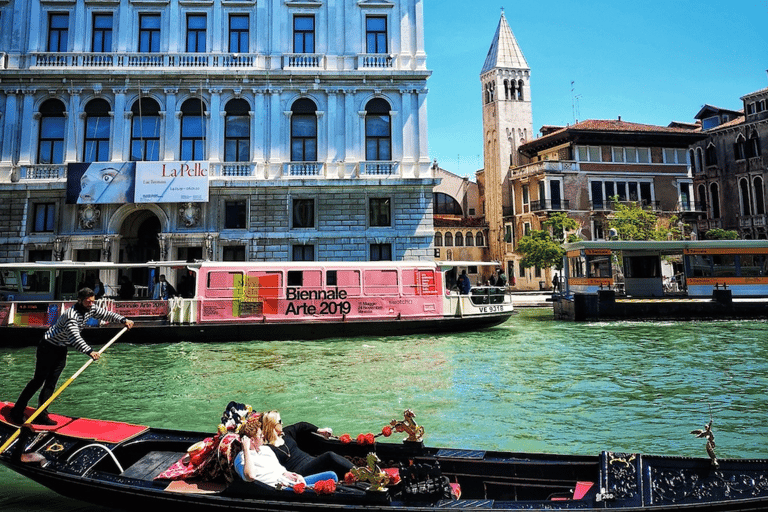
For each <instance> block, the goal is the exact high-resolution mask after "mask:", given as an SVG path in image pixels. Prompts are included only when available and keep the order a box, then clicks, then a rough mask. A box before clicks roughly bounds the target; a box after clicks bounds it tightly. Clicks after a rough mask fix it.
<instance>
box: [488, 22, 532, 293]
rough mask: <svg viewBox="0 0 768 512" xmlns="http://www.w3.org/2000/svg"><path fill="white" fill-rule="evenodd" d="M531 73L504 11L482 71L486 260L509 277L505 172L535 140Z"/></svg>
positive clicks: (508, 197) (510, 203)
mask: <svg viewBox="0 0 768 512" xmlns="http://www.w3.org/2000/svg"><path fill="white" fill-rule="evenodd" d="M530 76H531V69H530V68H529V67H528V62H526V60H525V57H524V56H523V52H522V51H521V50H520V46H519V45H518V44H517V40H516V39H515V36H514V34H513V33H512V30H511V29H510V28H509V23H507V18H506V17H505V16H504V10H503V9H502V12H501V19H500V20H499V26H498V28H497V29H496V35H494V37H493V42H492V43H491V47H490V49H489V50H488V55H487V57H486V58H485V64H484V65H483V69H482V71H481V72H480V82H481V84H482V101H483V159H484V164H483V165H484V181H485V218H486V221H487V222H488V246H489V249H490V257H491V258H492V259H493V260H496V261H498V262H500V263H501V265H503V267H504V268H505V269H506V270H507V272H508V278H509V279H510V282H511V279H512V275H511V274H510V273H509V270H510V269H509V265H508V262H509V261H513V254H512V245H511V244H509V245H507V243H506V241H505V228H504V213H505V210H506V211H507V212H509V213H508V214H509V215H511V207H512V206H513V197H511V192H510V186H509V168H510V166H516V165H519V164H520V161H519V158H520V157H519V155H518V152H517V148H518V147H519V146H520V145H521V144H523V143H524V142H526V141H527V140H530V139H531V138H532V137H533V114H532V110H531V84H530Z"/></svg>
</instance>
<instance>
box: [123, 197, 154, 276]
mask: <svg viewBox="0 0 768 512" xmlns="http://www.w3.org/2000/svg"><path fill="white" fill-rule="evenodd" d="M160 231H161V226H160V219H158V218H157V216H156V215H155V214H154V213H152V212H150V211H149V210H138V211H136V212H133V213H131V214H130V215H128V217H126V219H125V220H124V221H123V225H122V227H121V229H120V238H121V244H120V263H146V262H147V261H158V260H159V259H160V243H159V241H158V239H157V235H158V234H160Z"/></svg>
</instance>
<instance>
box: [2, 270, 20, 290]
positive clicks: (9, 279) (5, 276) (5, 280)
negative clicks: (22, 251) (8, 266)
mask: <svg viewBox="0 0 768 512" xmlns="http://www.w3.org/2000/svg"><path fill="white" fill-rule="evenodd" d="M0 291H3V292H18V291H19V280H18V279H17V277H16V272H15V271H13V270H2V271H0Z"/></svg>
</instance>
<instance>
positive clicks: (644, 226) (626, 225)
mask: <svg viewBox="0 0 768 512" xmlns="http://www.w3.org/2000/svg"><path fill="white" fill-rule="evenodd" d="M613 208H614V210H613V214H612V215H611V218H610V219H609V220H608V228H609V229H614V230H616V235H617V236H618V238H619V239H620V240H666V239H667V233H669V229H665V228H663V227H661V226H660V223H659V217H658V216H657V215H656V214H655V213H654V212H653V211H651V210H644V209H643V208H642V207H641V206H640V205H639V204H637V203H626V204H625V203H620V202H619V201H618V199H617V198H614V202H613Z"/></svg>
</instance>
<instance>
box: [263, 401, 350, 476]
mask: <svg viewBox="0 0 768 512" xmlns="http://www.w3.org/2000/svg"><path fill="white" fill-rule="evenodd" d="M261 425H262V428H263V430H264V433H263V435H264V442H265V443H266V444H267V445H269V446H270V447H271V448H272V450H274V453H275V455H277V459H278V460H279V461H280V464H282V465H283V466H285V467H286V468H287V469H288V470H289V471H295V472H297V473H300V474H303V475H309V474H313V473H318V472H321V471H333V472H334V473H336V476H338V477H339V479H342V480H343V479H344V475H346V474H347V472H348V471H349V470H350V469H352V468H353V467H354V465H353V464H352V463H351V462H350V461H348V460H347V459H345V458H344V457H342V456H341V455H339V454H337V453H333V452H325V453H323V454H322V455H319V456H317V457H313V456H312V455H310V454H308V453H307V452H305V451H304V450H302V449H301V448H299V441H300V440H301V438H302V437H304V436H306V435H308V434H311V433H315V432H316V433H318V434H321V435H322V436H324V437H325V438H326V439H327V438H329V437H330V436H331V435H333V431H332V430H331V429H330V428H317V427H316V426H315V425H313V424H311V423H307V422H300V423H296V424H294V425H288V426H287V427H285V429H283V420H282V419H281V418H280V413H279V412H277V411H269V412H265V413H264V414H262V416H261Z"/></svg>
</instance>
